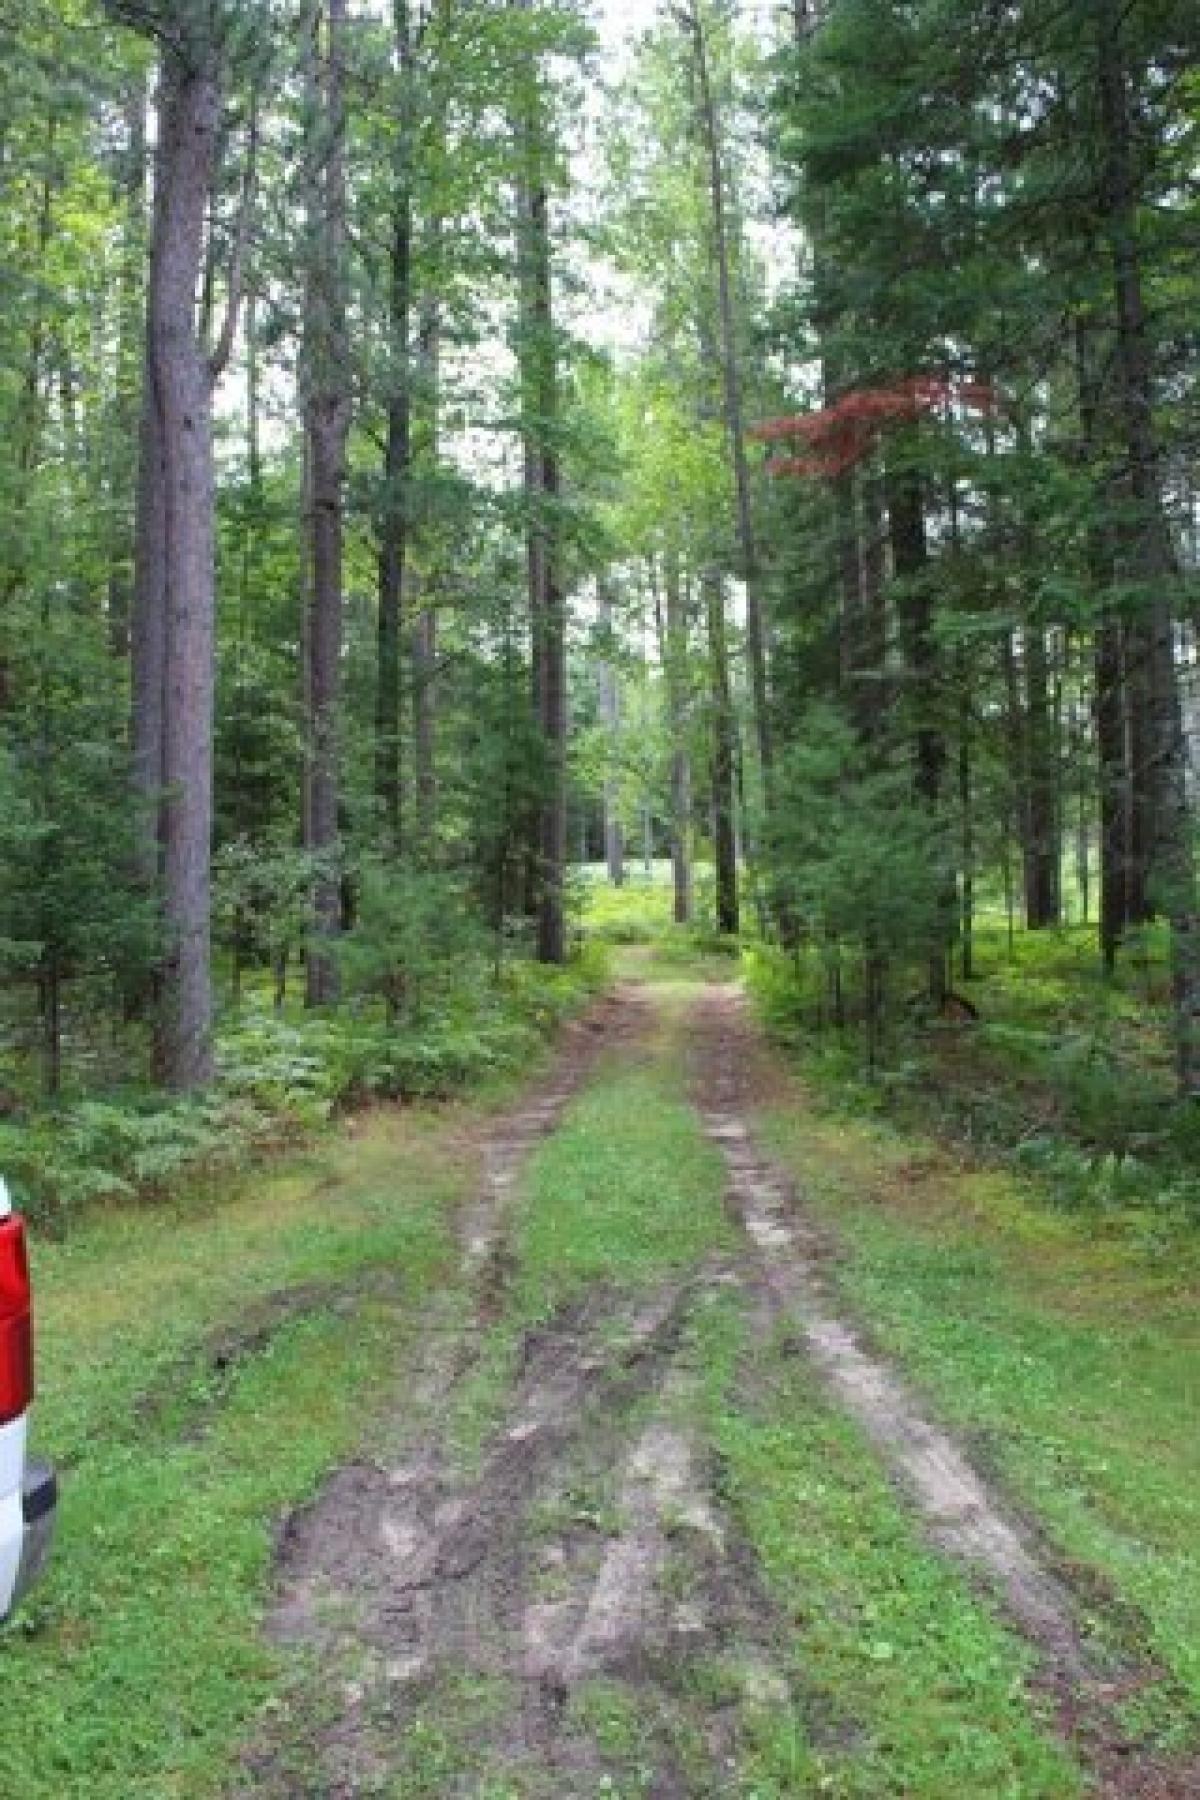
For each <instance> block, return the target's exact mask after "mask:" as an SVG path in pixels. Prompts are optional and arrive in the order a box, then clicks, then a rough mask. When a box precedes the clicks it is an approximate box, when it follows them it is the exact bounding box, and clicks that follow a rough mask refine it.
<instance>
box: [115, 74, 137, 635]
mask: <svg viewBox="0 0 1200 1800" xmlns="http://www.w3.org/2000/svg"><path fill="white" fill-rule="evenodd" d="M124 113H125V132H126V141H125V144H124V145H123V147H122V152H121V162H120V167H119V172H118V189H119V192H120V196H121V200H122V202H123V205H124V211H125V217H124V221H123V223H122V228H121V252H120V268H119V273H118V276H117V334H118V341H117V358H116V363H117V366H116V391H115V393H114V396H113V409H112V437H111V443H110V447H109V454H108V464H109V470H108V481H109V509H110V514H111V517H112V521H113V538H112V543H111V546H110V549H109V573H108V634H109V643H110V645H111V647H112V652H113V655H114V656H117V657H125V656H128V655H129V653H130V644H131V636H132V622H133V583H132V579H131V570H130V566H129V540H130V533H129V519H130V511H131V503H132V508H133V510H134V513H135V516H136V484H137V473H136V470H137V456H138V443H139V437H140V426H139V408H138V377H139V370H140V369H144V367H145V312H144V308H141V307H140V294H141V280H142V270H143V268H144V266H145V257H146V80H145V76H144V74H143V73H142V72H141V70H138V72H137V73H136V74H135V75H134V76H133V77H132V78H131V80H130V84H129V89H128V92H127V93H126V96H125V107H124Z"/></svg>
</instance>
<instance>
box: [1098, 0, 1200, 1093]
mask: <svg viewBox="0 0 1200 1800" xmlns="http://www.w3.org/2000/svg"><path fill="white" fill-rule="evenodd" d="M1122 16H1123V15H1122V13H1121V11H1120V10H1119V8H1118V6H1117V5H1116V4H1115V0H1103V4H1102V7H1101V10H1100V17H1099V20H1098V33H1097V51H1098V68H1097V74H1098V77H1099V90H1100V109H1101V117H1102V123H1103V128H1104V138H1105V145H1104V148H1105V168H1104V183H1103V186H1104V195H1103V199H1104V208H1103V212H1102V219H1103V226H1104V230H1105V232H1106V235H1107V237H1108V244H1109V251H1110V255H1111V261H1112V276H1113V288H1114V299H1115V303H1116V316H1117V359H1116V364H1117V370H1116V372H1117V384H1118V401H1119V412H1120V417H1121V424H1122V430H1123V437H1124V441H1125V445H1126V449H1127V455H1128V472H1127V476H1126V480H1127V486H1128V497H1129V502H1130V531H1129V534H1128V543H1127V557H1128V570H1129V574H1130V576H1131V578H1132V579H1133V580H1134V581H1136V583H1137V584H1138V585H1139V587H1140V588H1141V590H1142V592H1141V595H1140V597H1139V598H1140V603H1141V620H1140V629H1139V633H1138V637H1139V645H1144V652H1145V681H1146V687H1145V693H1146V718H1145V750H1146V757H1145V761H1144V763H1143V769H1144V771H1145V775H1144V781H1145V788H1146V792H1147V796H1148V802H1149V805H1150V808H1151V816H1150V832H1151V838H1150V856H1149V859H1148V860H1149V868H1150V879H1151V898H1152V900H1154V902H1155V903H1156V904H1157V905H1158V906H1159V907H1160V908H1161V910H1162V912H1163V913H1164V914H1165V916H1166V917H1167V919H1168V920H1169V922H1170V927H1171V976H1172V988H1173V997H1174V1004H1175V1048H1176V1063H1177V1068H1178V1076H1179V1086H1180V1091H1181V1093H1182V1094H1184V1095H1185V1096H1186V1097H1188V1098H1195V1097H1197V1096H1200V917H1198V915H1197V896H1196V871H1195V862H1194V855H1193V848H1192V821H1191V817H1190V808H1189V804H1188V795H1187V750H1186V743H1185V739H1184V734H1183V716H1182V709H1181V706H1180V696H1179V684H1178V676H1177V671H1176V666H1175V617H1174V606H1173V602H1174V600H1175V588H1176V585H1177V570H1176V567H1175V557H1174V551H1173V548H1172V545H1171V541H1170V536H1169V532H1168V528H1167V521H1166V517H1165V515H1164V512H1163V505H1162V490H1161V476H1160V470H1159V458H1158V444H1157V440H1156V433H1155V421H1154V381H1153V368H1152V360H1151V345H1150V335H1149V326H1148V323H1147V319H1146V309H1145V300H1144V293H1143V279H1142V267H1141V247H1140V244H1139V240H1138V221H1137V207H1138V193H1137V187H1136V175H1135V165H1134V155H1133V147H1132V126H1131V118H1130V111H1131V108H1130V100H1129V94H1128V81H1127V77H1126V72H1125V69H1124V66H1123V46H1122V41H1121V29H1122ZM1134 779H1135V784H1137V783H1138V782H1140V781H1141V780H1142V779H1143V775H1142V771H1141V770H1139V769H1138V768H1137V767H1136V766H1135V769H1134Z"/></svg>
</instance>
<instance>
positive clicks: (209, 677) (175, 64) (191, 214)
mask: <svg viewBox="0 0 1200 1800" xmlns="http://www.w3.org/2000/svg"><path fill="white" fill-rule="evenodd" d="M219 121H220V89H219V72H218V65H217V60H216V51H215V49H214V48H212V47H211V46H208V45H204V46H200V47H191V53H190V54H188V55H187V56H186V58H185V56H184V55H182V54H179V55H176V54H174V53H172V52H167V53H165V54H164V58H163V65H162V82H161V88H160V102H159V127H158V145H157V152H156V164H155V169H156V175H155V215H154V236H153V242H152V246H151V260H150V283H149V299H148V311H147V332H146V343H147V376H148V379H147V384H146V395H145V399H144V403H143V416H142V433H141V452H142V464H141V469H140V474H139V517H138V532H137V571H136V577H135V584H134V589H135V653H134V734H135V744H134V749H135V779H136V781H137V782H138V785H139V788H140V789H141V791H142V793H143V795H144V796H145V797H146V798H147V799H149V797H150V796H151V795H152V794H158V795H160V796H161V802H160V805H159V807H158V831H159V838H160V840H161V846H162V880H163V922H164V936H165V945H164V962H163V969H162V993H161V999H160V1006H159V1010H158V1019H157V1051H158V1061H159V1069H160V1073H161V1076H162V1078H163V1080H164V1081H165V1082H166V1083H167V1084H168V1085H170V1086H172V1087H175V1088H178V1089H181V1090H186V1089H189V1088H194V1087H197V1086H200V1085H202V1084H203V1083H204V1082H205V1081H207V1080H208V1079H209V1077H210V1076H211V1073H212V992H211V971H210V917H209V912H210V883H209V859H210V852H211V837H212V734H213V656H214V633H215V539H214V517H215V490H214V474H213V441H212V394H213V382H214V368H213V365H212V363H211V361H210V358H209V356H208V354H207V351H206V349H205V346H204V345H203V344H202V343H201V342H200V340H199V338H198V336H197V330H196V294H197V287H198V284H199V281H200V276H201V270H202V266H203V248H204V232H205V220H206V213H207V208H208V202H209V195H210V193H211V191H212V184H213V176H214V171H215V164H216V143H217V133H218V129H219ZM231 304H232V301H231ZM148 810H149V809H148ZM149 844H150V840H149V839H148V838H147V845H148V848H147V854H146V861H147V864H149V863H150V862H151V860H152V852H151V850H150V848H149Z"/></svg>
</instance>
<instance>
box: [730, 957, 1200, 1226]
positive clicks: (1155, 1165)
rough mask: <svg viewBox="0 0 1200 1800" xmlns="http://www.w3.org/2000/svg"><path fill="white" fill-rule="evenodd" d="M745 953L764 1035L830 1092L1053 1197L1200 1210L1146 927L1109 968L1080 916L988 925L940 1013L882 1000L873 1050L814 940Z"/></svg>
mask: <svg viewBox="0 0 1200 1800" xmlns="http://www.w3.org/2000/svg"><path fill="white" fill-rule="evenodd" d="M745 965H746V970H747V976H748V980H749V983H750V986H751V989H752V992H753V994H754V996H755V999H756V1001H757V1004H758V1006H759V1009H760V1011H761V1013H762V1016H763V1018H764V1020H765V1021H766V1023H767V1025H768V1028H769V1029H770V1031H771V1033H772V1035H773V1036H774V1038H775V1039H776V1041H778V1042H780V1043H781V1044H783V1045H784V1046H785V1047H787V1048H788V1049H789V1050H790V1051H791V1052H792V1054H793V1055H794V1056H796V1057H797V1058H799V1060H800V1062H801V1064H802V1066H803V1069H804V1072H805V1075H806V1077H807V1078H808V1079H809V1080H810V1081H811V1082H812V1083H814V1084H815V1085H816V1086H817V1087H818V1088H821V1089H824V1090H826V1091H827V1092H828V1093H829V1094H830V1095H831V1096H833V1097H835V1098H841V1099H852V1100H853V1104H854V1106H855V1108H856V1109H858V1110H862V1109H866V1110H869V1111H877V1112H880V1113H882V1114H885V1115H886V1116H888V1117H889V1118H892V1119H893V1120H895V1121H897V1122H898V1123H901V1124H909V1125H912V1126H915V1127H918V1128H924V1129H930V1128H932V1129H934V1130H936V1131H937V1132H938V1133H939V1135H941V1136H943V1137H946V1138H949V1139H951V1140H953V1141H954V1142H955V1143H957V1144H959V1145H961V1146H963V1147H965V1148H967V1149H969V1150H971V1151H973V1152H976V1153H979V1154H982V1155H985V1156H987V1157H1000V1158H1002V1159H1003V1160H1005V1161H1007V1162H1010V1163H1012V1164H1014V1165H1015V1166H1017V1167H1019V1168H1021V1169H1023V1170H1025V1171H1027V1172H1029V1173H1031V1174H1034V1175H1036V1176H1037V1177H1039V1179H1040V1182H1041V1185H1042V1186H1043V1187H1044V1189H1045V1191H1046V1192H1047V1193H1048V1194H1049V1195H1051V1196H1052V1197H1053V1198H1054V1199H1055V1200H1056V1201H1057V1202H1058V1203H1060V1204H1062V1205H1064V1206H1068V1207H1094V1208H1106V1209H1119V1208H1123V1207H1129V1206H1132V1207H1153V1208H1155V1209H1156V1210H1157V1211H1158V1212H1159V1213H1161V1214H1172V1215H1179V1216H1181V1217H1188V1218H1191V1219H1193V1220H1196V1221H1200V1115H1198V1114H1197V1111H1196V1109H1195V1107H1194V1106H1190V1105H1188V1104H1187V1103H1183V1102H1180V1101H1179V1100H1178V1099H1177V1098H1176V1094H1175V1089H1174V1085H1173V1071H1172V1064H1171V1054H1170V1046H1169V1043H1168V1039H1167V1033H1166V1031H1165V1029H1164V1026H1163V1022H1162V990H1163V988H1164V987H1165V985H1166V983H1167V979H1168V977H1167V970H1166V958H1165V945H1164V944H1163V943H1162V942H1161V941H1160V940H1159V939H1158V938H1157V937H1156V936H1155V934H1153V933H1150V934H1147V937H1146V939H1145V941H1144V942H1143V944H1142V945H1141V946H1140V951H1139V953H1138V954H1137V955H1131V956H1130V957H1129V958H1128V959H1127V960H1123V961H1122V962H1121V964H1119V966H1118V970H1117V973H1116V975H1115V976H1113V977H1111V978H1108V977H1105V975H1104V974H1103V973H1102V971H1101V970H1100V968H1099V966H1098V964H1097V960H1096V956H1095V947H1094V936H1093V934H1092V933H1091V932H1089V931H1088V930H1087V929H1085V928H1082V927H1080V928H1076V929H1071V930H1066V929H1064V930H1061V931H1053V932H1051V931H1044V932H1022V933H1018V934H1017V935H1016V936H1015V937H1014V938H1013V939H1012V941H1011V942H1010V941H1009V939H1008V936H1007V933H1006V932H1005V930H1004V928H1003V926H1002V925H1000V924H998V923H995V924H984V925H982V926H980V927H978V928H977V930H976V935H975V943H974V957H973V970H972V974H971V976H970V977H969V978H967V979H964V978H962V976H961V975H960V976H958V977H957V979H956V991H955V994H954V996H953V997H952V999H951V1002H950V1004H949V1006H948V1008H947V1012H946V1016H944V1017H941V1018H931V1017H929V1016H928V1013H927V1012H926V1011H925V1010H923V1009H922V1008H921V1007H920V1006H918V1005H917V1004H916V1003H915V1002H914V1003H913V1004H912V1005H910V1006H905V1005H903V1004H898V1005H895V1006H893V1008H892V1010H891V1013H890V1017H889V1023H888V1029H887V1031H886V1033H885V1035H884V1037H883V1039H882V1041H881V1043H880V1045H879V1053H878V1055H877V1057H876V1058H875V1060H874V1061H873V1062H872V1059H871V1058H870V1057H869V1056H868V1054H867V1048H866V1042H865V1037H866V1034H865V1031H864V1029H863V1027H862V1022H861V1020H860V1018H859V1016H858V1013H857V1009H856V1007H855V1005H854V1001H853V996H852V995H848V996H847V997H846V1000H845V1002H844V1008H845V1010H844V1012H843V1015H842V1018H841V1021H840V1023H839V1020H838V1019H837V1017H836V1016H835V1014H834V1012H833V1009H832V1008H831V1005H830V995H829V985H828V979H827V973H828V972H827V967H826V964H825V962H824V960H823V959H822V958H821V957H819V956H818V955H817V954H816V953H815V952H812V953H802V954H799V955H792V954H786V953H784V952H782V951H779V950H774V949H769V948H766V947H764V946H761V945H755V946H753V947H751V948H750V949H748V950H747V952H746V955H745ZM918 980H919V977H914V978H913V992H914V993H915V992H916V987H917V982H918ZM895 985H896V986H897V987H899V986H900V983H899V979H898V978H897V981H896V984H895ZM902 991H903V990H902Z"/></svg>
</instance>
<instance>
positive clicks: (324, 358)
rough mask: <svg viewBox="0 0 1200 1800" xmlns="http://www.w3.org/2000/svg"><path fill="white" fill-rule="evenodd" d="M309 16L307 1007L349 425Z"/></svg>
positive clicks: (335, 219)
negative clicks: (311, 882)
mask: <svg viewBox="0 0 1200 1800" xmlns="http://www.w3.org/2000/svg"><path fill="white" fill-rule="evenodd" d="M325 11H326V15H327V21H326V25H325V32H324V36H323V39H322V33H321V29H320V9H319V8H318V9H315V10H314V11H313V13H312V14H311V15H310V20H309V30H310V31H311V34H312V35H311V43H310V50H309V54H310V57H311V63H312V75H311V85H312V88H313V98H314V102H315V105H314V112H315V115H316V118H315V120H314V123H313V132H312V136H313V141H312V142H310V144H309V146H308V156H309V159H310V206H311V208H312V216H311V219H310V233H311V266H310V268H309V272H308V292H307V297H306V318H305V334H304V364H305V369H304V383H305V401H304V415H305V430H306V435H307V439H308V453H309V469H310V490H309V505H310V512H309V520H308V526H309V556H310V563H311V575H310V579H311V595H312V598H311V613H310V620H309V631H308V770H307V775H308V806H307V814H308V819H307V823H308V834H307V842H306V848H307V849H308V850H309V851H311V852H312V853H313V855H314V856H315V857H316V858H317V859H318V874H317V879H316V883H315V887H314V893H313V913H314V926H315V935H316V938H317V940H318V942H317V944H316V945H315V946H314V947H313V949H312V950H311V952H310V954H309V957H308V964H307V995H308V1003H309V1005H310V1006H324V1005H329V1004H330V1003H331V1002H333V1001H334V1000H336V998H337V991H338V980H337V966H336V963H335V961H334V958H333V955H332V946H333V944H334V942H335V940H336V938H337V936H338V934H339V932H340V930H341V922H342V905H341V883H340V877H339V870H338V796H339V732H338V710H339V700H340V685H341V684H340V665H341V654H342V540H343V517H342V496H343V485H344V481H345V473H346V440H347V437H348V434H349V429H350V394H349V371H348V362H349V348H348V343H347V328H346V275H345V259H346V179H345V166H344V156H345V114H344V103H343V91H342V56H343V34H344V30H345V20H346V0H327V5H326V8H325Z"/></svg>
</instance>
